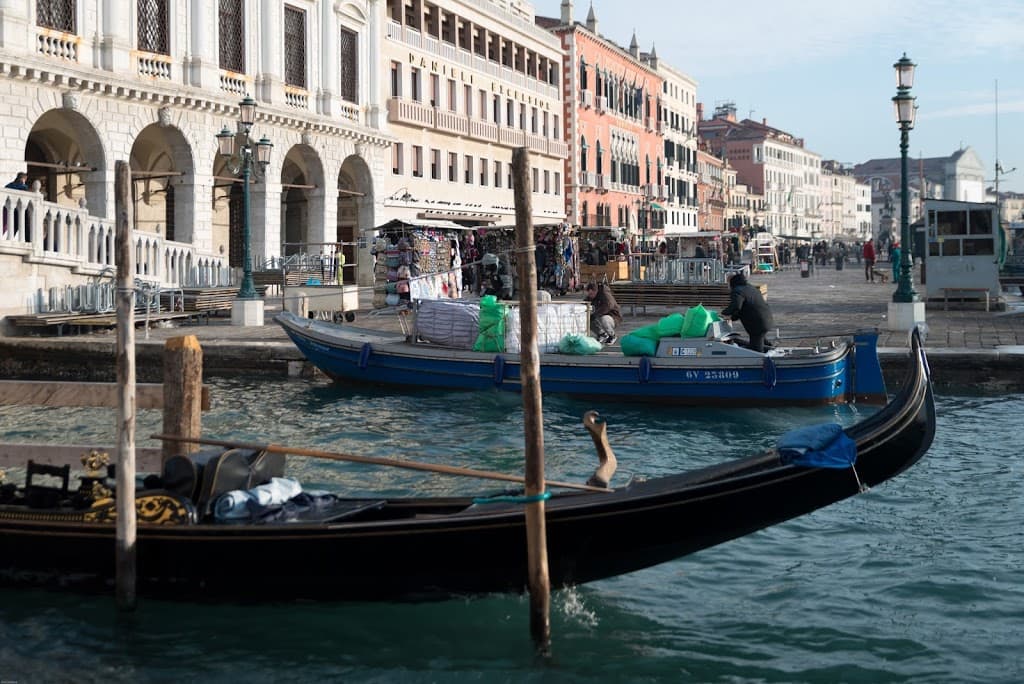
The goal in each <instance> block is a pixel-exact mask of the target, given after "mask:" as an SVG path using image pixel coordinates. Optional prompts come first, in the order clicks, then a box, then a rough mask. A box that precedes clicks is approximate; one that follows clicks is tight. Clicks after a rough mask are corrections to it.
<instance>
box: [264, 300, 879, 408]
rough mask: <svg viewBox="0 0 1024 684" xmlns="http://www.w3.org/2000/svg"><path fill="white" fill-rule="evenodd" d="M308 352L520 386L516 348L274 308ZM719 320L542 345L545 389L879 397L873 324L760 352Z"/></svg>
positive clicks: (376, 375) (732, 402)
mask: <svg viewBox="0 0 1024 684" xmlns="http://www.w3.org/2000/svg"><path fill="white" fill-rule="evenodd" d="M274 320H275V321H276V322H277V323H278V324H279V325H280V326H281V327H282V328H284V330H285V332H286V333H287V334H288V337H289V338H290V339H291V340H292V342H293V343H295V346H296V347H298V349H299V351H300V352H302V355H303V356H304V357H306V359H307V360H308V361H309V362H310V363H311V364H313V365H314V366H316V367H317V368H319V369H320V370H321V371H323V372H324V373H325V374H326V375H327V376H329V377H330V378H332V379H334V380H336V381H340V382H362V383H370V384H377V385H387V386H393V387H400V388H403V389H409V388H412V387H434V388H444V389H465V390H486V389H497V390H501V391H509V392H518V391H520V388H521V378H520V368H519V354H518V353H513V354H506V353H488V352H479V351H472V350H468V349H453V348H449V347H445V346H442V345H436V344H421V343H416V342H414V341H412V340H409V339H407V337H406V336H405V335H400V334H397V333H388V332H381V331H376V330H368V329H363V328H358V327H355V326H349V325H341V324H337V323H332V322H328V321H320V320H312V319H309V318H304V317H301V316H297V315H295V314H293V313H290V312H287V311H284V312H281V313H279V314H278V315H277V316H275V317H274ZM733 341H734V333H733V332H732V330H731V329H730V327H729V326H728V324H726V323H716V324H715V325H713V326H711V327H709V328H708V331H707V334H706V335H705V336H704V337H698V338H684V337H666V338H663V339H661V340H660V342H659V344H658V346H657V351H656V354H655V355H654V356H624V355H623V354H621V353H619V352H617V351H602V352H600V353H597V354H590V355H580V356H577V355H571V354H560V353H542V354H540V381H541V388H542V390H543V391H544V392H545V393H549V392H557V393H562V394H569V395H579V396H585V397H588V398H595V397H610V398H614V399H620V400H627V401H655V402H658V403H673V404H680V405H697V406H708V405H711V404H727V405H729V406H808V405H822V404H835V403H844V402H849V401H854V400H856V401H859V402H862V403H868V404H878V405H881V404H884V403H885V400H886V390H885V381H884V379H883V377H882V369H881V365H880V363H879V360H878V350H877V343H878V331H877V330H863V331H857V332H856V333H853V334H848V335H840V336H829V337H828V342H827V343H824V344H820V345H814V346H785V345H782V344H779V345H778V346H776V347H775V348H773V349H771V350H769V351H768V352H766V353H761V352H757V351H753V350H751V349H746V348H744V347H742V346H740V345H737V344H733V343H732V342H733Z"/></svg>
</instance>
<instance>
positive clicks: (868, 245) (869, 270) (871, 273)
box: [861, 240, 875, 282]
mask: <svg viewBox="0 0 1024 684" xmlns="http://www.w3.org/2000/svg"><path fill="white" fill-rule="evenodd" d="M861 256H863V257H864V280H870V281H871V282H875V243H874V242H872V241H871V240H865V241H864V248H863V250H862V251H861Z"/></svg>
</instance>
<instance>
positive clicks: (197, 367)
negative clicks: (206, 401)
mask: <svg viewBox="0 0 1024 684" xmlns="http://www.w3.org/2000/svg"><path fill="white" fill-rule="evenodd" d="M202 409H203V348H202V347H201V346H200V345H199V339H198V338H197V337H196V336H195V335H184V336H182V337H172V338H171V339H169V340H167V342H166V343H165V344H164V423H163V431H164V434H168V435H180V436H182V437H201V436H202V434H203V428H202V421H203V418H202ZM196 451H199V445H198V444H196V443H195V442H178V443H175V442H164V443H163V450H162V452H161V460H162V461H163V462H166V461H167V459H169V458H170V457H172V456H175V455H177V454H191V453H194V452H196Z"/></svg>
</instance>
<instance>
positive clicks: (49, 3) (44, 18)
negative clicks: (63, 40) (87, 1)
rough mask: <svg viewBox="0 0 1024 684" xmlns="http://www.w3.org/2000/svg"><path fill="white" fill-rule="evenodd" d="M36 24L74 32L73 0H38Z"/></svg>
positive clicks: (65, 31)
mask: <svg viewBox="0 0 1024 684" xmlns="http://www.w3.org/2000/svg"><path fill="white" fill-rule="evenodd" d="M36 24H37V25H38V26H42V27H43V28H49V29H54V30H56V31H63V32H64V33H75V0H38V2H37V3H36Z"/></svg>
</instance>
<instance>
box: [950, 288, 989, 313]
mask: <svg viewBox="0 0 1024 684" xmlns="http://www.w3.org/2000/svg"><path fill="white" fill-rule="evenodd" d="M939 289H940V290H942V301H943V308H944V309H945V310H946V311H949V297H950V295H953V296H954V297H955V296H956V295H960V299H961V300H963V299H964V296H963V295H965V294H966V295H969V294H975V295H978V296H977V299H978V300H979V301H980V300H981V298H982V295H984V297H985V311H988V310H989V304H990V301H989V289H988V288H987V287H942V288H939Z"/></svg>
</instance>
